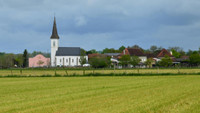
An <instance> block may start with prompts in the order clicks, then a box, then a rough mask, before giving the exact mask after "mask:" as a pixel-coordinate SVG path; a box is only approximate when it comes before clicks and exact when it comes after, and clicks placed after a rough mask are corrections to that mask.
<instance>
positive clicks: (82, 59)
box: [80, 49, 87, 66]
mask: <svg viewBox="0 0 200 113" xmlns="http://www.w3.org/2000/svg"><path fill="white" fill-rule="evenodd" d="M85 55H86V51H85V50H84V49H81V57H80V64H81V66H83V64H85V63H87V60H86V58H85Z"/></svg>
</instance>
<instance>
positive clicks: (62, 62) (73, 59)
mask: <svg viewBox="0 0 200 113" xmlns="http://www.w3.org/2000/svg"><path fill="white" fill-rule="evenodd" d="M85 58H86V60H87V61H88V57H87V56H85ZM56 66H81V64H80V56H56Z"/></svg>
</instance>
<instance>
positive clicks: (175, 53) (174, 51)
mask: <svg viewBox="0 0 200 113" xmlns="http://www.w3.org/2000/svg"><path fill="white" fill-rule="evenodd" d="M171 51H172V55H173V56H174V57H176V58H180V57H181V54H180V53H179V52H177V51H176V50H175V49H172V50H171Z"/></svg>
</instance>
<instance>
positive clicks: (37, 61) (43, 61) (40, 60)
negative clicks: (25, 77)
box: [29, 54, 50, 67]
mask: <svg viewBox="0 0 200 113" xmlns="http://www.w3.org/2000/svg"><path fill="white" fill-rule="evenodd" d="M48 66H50V58H46V57H44V56H43V55H41V54H39V55H36V56H35V57H33V58H29V67H48Z"/></svg>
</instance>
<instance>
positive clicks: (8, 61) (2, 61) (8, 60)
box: [0, 54, 14, 68]
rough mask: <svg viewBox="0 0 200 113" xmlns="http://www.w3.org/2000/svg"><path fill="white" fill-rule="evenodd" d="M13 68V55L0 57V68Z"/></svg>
mask: <svg viewBox="0 0 200 113" xmlns="http://www.w3.org/2000/svg"><path fill="white" fill-rule="evenodd" d="M13 66H14V54H4V55H0V68H10V67H13Z"/></svg>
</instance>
